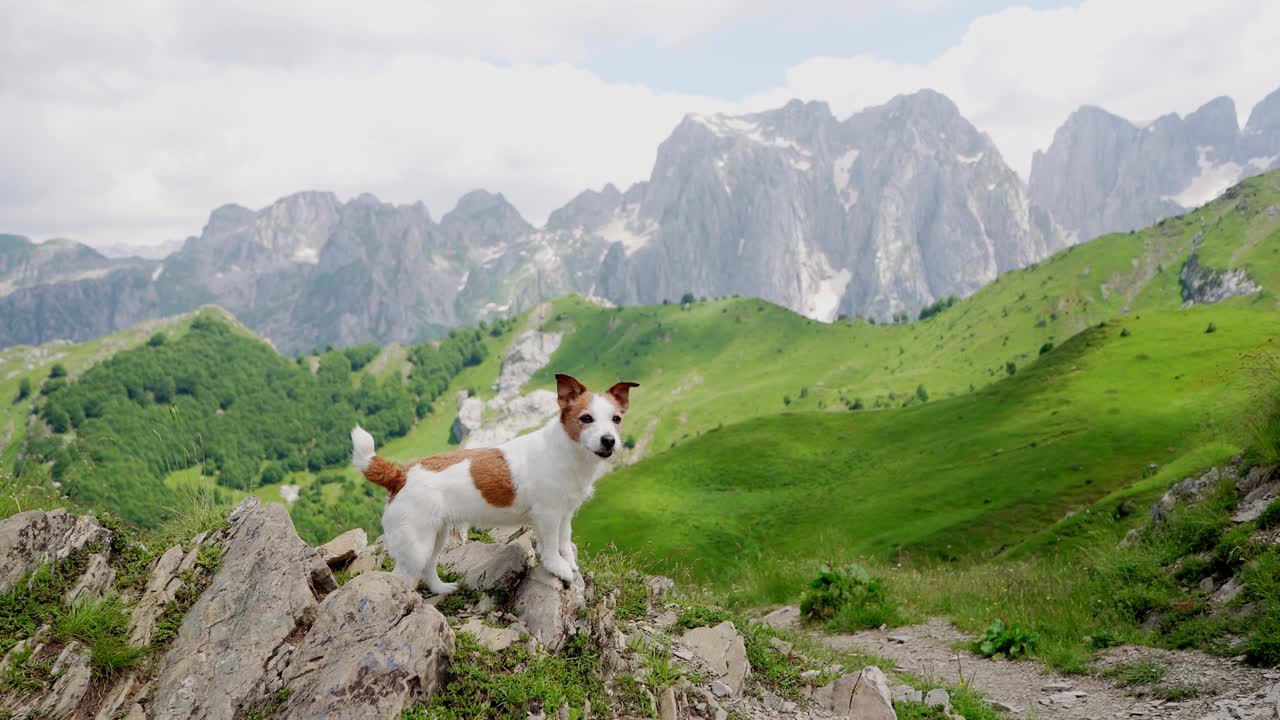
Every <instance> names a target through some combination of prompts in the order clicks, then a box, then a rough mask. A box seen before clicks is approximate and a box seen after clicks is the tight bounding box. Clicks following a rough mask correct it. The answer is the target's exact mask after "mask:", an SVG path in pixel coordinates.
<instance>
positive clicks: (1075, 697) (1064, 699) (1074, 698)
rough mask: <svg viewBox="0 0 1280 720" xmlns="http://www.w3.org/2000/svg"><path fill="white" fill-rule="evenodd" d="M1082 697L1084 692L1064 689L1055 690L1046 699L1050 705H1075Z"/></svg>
mask: <svg viewBox="0 0 1280 720" xmlns="http://www.w3.org/2000/svg"><path fill="white" fill-rule="evenodd" d="M1082 697H1084V693H1081V692H1073V691H1066V692H1056V693H1054V694H1052V695H1050V696H1049V697H1048V698H1046V700H1048V702H1049V704H1051V705H1075V704H1076V703H1077V702H1079V700H1080V698H1082Z"/></svg>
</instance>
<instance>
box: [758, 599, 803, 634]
mask: <svg viewBox="0 0 1280 720" xmlns="http://www.w3.org/2000/svg"><path fill="white" fill-rule="evenodd" d="M760 622H763V623H764V624H765V625H768V626H769V627H771V628H774V629H776V630H785V629H788V628H794V627H798V626H799V625H800V608H798V607H796V606H795V605H787V606H785V607H780V608H778V609H777V610H774V611H773V612H771V613H769V614H768V615H765V616H764V617H763V618H760Z"/></svg>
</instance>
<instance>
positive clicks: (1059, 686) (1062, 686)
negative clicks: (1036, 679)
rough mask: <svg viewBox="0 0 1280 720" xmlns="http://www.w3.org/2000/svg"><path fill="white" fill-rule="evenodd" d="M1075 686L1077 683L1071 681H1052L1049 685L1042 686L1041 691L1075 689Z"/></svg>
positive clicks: (1050, 691)
mask: <svg viewBox="0 0 1280 720" xmlns="http://www.w3.org/2000/svg"><path fill="white" fill-rule="evenodd" d="M1075 687H1076V686H1075V685H1072V684H1071V683H1069V682H1052V683H1049V684H1048V685H1042V686H1040V690H1041V692H1049V693H1052V692H1066V691H1067V690H1074V689H1075Z"/></svg>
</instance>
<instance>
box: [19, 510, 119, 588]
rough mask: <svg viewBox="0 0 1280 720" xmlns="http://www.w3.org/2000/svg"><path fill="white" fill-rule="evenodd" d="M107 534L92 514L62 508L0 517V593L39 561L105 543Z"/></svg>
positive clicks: (39, 563)
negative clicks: (72, 512)
mask: <svg viewBox="0 0 1280 720" xmlns="http://www.w3.org/2000/svg"><path fill="white" fill-rule="evenodd" d="M111 537H112V535H111V531H110V530H108V529H106V528H104V527H102V526H101V525H99V524H98V521H97V520H96V519H95V518H94V517H93V516H91V515H82V516H80V517H76V516H75V515H72V514H71V513H69V512H67V511H66V510H63V509H58V510H51V511H49V512H43V511H40V510H27V511H26V512H20V513H18V514H17V515H11V516H9V517H7V518H5V519H4V520H0V594H3V593H7V592H9V591H10V590H12V589H13V588H14V585H16V584H17V582H18V580H19V578H21V577H22V576H23V575H26V574H27V573H29V572H31V571H32V570H35V569H36V568H37V567H39V566H40V565H41V564H43V563H46V562H50V561H54V560H62V559H64V558H66V557H67V556H68V555H70V554H71V552H72V551H73V550H79V549H80V548H83V547H85V546H87V545H90V544H94V545H101V546H103V547H106V546H107V545H109V544H110V543H111Z"/></svg>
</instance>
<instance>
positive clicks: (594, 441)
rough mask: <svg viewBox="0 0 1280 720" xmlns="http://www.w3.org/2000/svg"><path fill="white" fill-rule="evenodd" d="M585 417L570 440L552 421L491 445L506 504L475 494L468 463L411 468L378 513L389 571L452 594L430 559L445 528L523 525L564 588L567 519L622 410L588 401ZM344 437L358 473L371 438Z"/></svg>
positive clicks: (568, 566) (570, 568) (574, 563)
mask: <svg viewBox="0 0 1280 720" xmlns="http://www.w3.org/2000/svg"><path fill="white" fill-rule="evenodd" d="M587 413H590V414H591V415H592V417H593V419H594V422H592V423H591V424H589V425H587V426H585V427H584V428H583V432H582V433H580V436H579V439H578V441H576V442H575V441H574V440H573V439H572V438H571V437H569V434H568V432H566V431H565V429H564V426H563V425H562V424H561V423H560V419H559V417H556V418H554V419H552V420H551V421H550V422H549V423H547V424H546V425H545V426H543V427H542V428H541V429H539V430H537V431H535V432H532V433H529V434H528V435H523V436H521V437H517V438H515V439H513V440H510V441H508V442H506V443H503V444H502V445H499V446H498V448H497V449H498V450H500V451H502V454H503V456H504V457H505V458H506V461H507V467H508V468H509V469H510V472H511V482H512V485H513V486H514V487H515V501H514V502H513V503H512V505H511V506H510V507H506V508H499V507H494V506H493V505H490V504H489V503H488V502H487V501H486V500H485V499H484V498H483V497H482V496H481V495H480V491H479V490H477V489H476V487H475V485H474V484H473V482H472V479H471V461H470V460H464V461H463V462H460V463H456V464H454V465H451V466H449V467H447V468H445V469H444V470H442V471H440V472H431V471H429V470H426V469H424V468H422V467H419V466H414V467H412V468H411V469H410V470H409V472H408V475H407V476H406V478H405V485H404V488H403V489H401V490H400V492H399V493H397V494H396V497H395V499H394V500H392V501H391V502H389V503H387V508H386V510H385V511H383V513H382V529H383V531H384V532H385V533H386V539H385V543H386V547H387V551H388V552H389V553H390V554H391V557H392V558H393V559H394V560H395V561H396V573H397V574H399V575H402V576H404V577H406V578H407V579H409V580H410V581H411V582H417V580H418V579H419V578H421V579H425V580H426V582H427V587H428V588H429V589H430V590H431V592H433V593H438V594H445V593H451V592H453V591H454V590H456V589H457V584H456V583H445V582H443V581H441V580H440V576H439V574H438V572H437V570H436V558H437V556H438V555H439V554H440V551H441V549H442V547H443V546H444V544H445V540H446V534H447V532H448V531H449V529H450V528H453V527H458V526H466V525H474V526H479V527H498V526H502V525H524V524H529V525H532V526H533V529H534V532H535V533H536V537H537V539H538V554H539V555H540V556H541V559H542V566H543V567H545V568H546V569H547V572H549V573H551V574H552V575H555V576H556V577H557V578H560V580H562V581H564V582H565V583H571V582H573V577H574V573H577V572H578V551H577V548H576V547H575V546H574V544H573V540H572V528H571V521H572V519H573V515H574V513H575V512H577V510H578V508H579V507H581V506H582V503H583V502H585V501H586V500H587V498H588V497H590V496H591V492H592V490H593V487H594V485H595V481H596V479H597V478H598V477H599V476H600V474H601V471H602V470H603V466H604V464H603V463H602V462H601V460H602V458H601V457H600V456H599V455H597V452H603V451H606V450H608V448H605V447H604V445H603V444H602V442H601V441H602V439H603V438H606V437H608V438H611V439H612V441H613V443H614V448H613V449H614V450H616V449H618V447H617V446H618V444H619V443H620V440H619V427H618V425H616V424H614V422H613V417H615V416H620V415H621V413H620V412H619V411H618V408H617V406H616V405H614V403H613V401H612V400H610V399H609V398H608V397H607V396H600V395H597V396H595V397H594V398H593V399H592V402H591V405H590V407H589V408H588V410H587ZM351 438H352V462H353V464H355V466H356V467H357V468H360V469H361V470H363V469H364V468H366V467H368V465H369V460H370V459H371V458H372V457H373V438H372V437H370V436H369V433H367V432H365V431H364V430H363V429H361V428H359V427H357V428H356V429H355V430H353V431H352V433H351ZM362 463H363V464H362Z"/></svg>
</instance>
